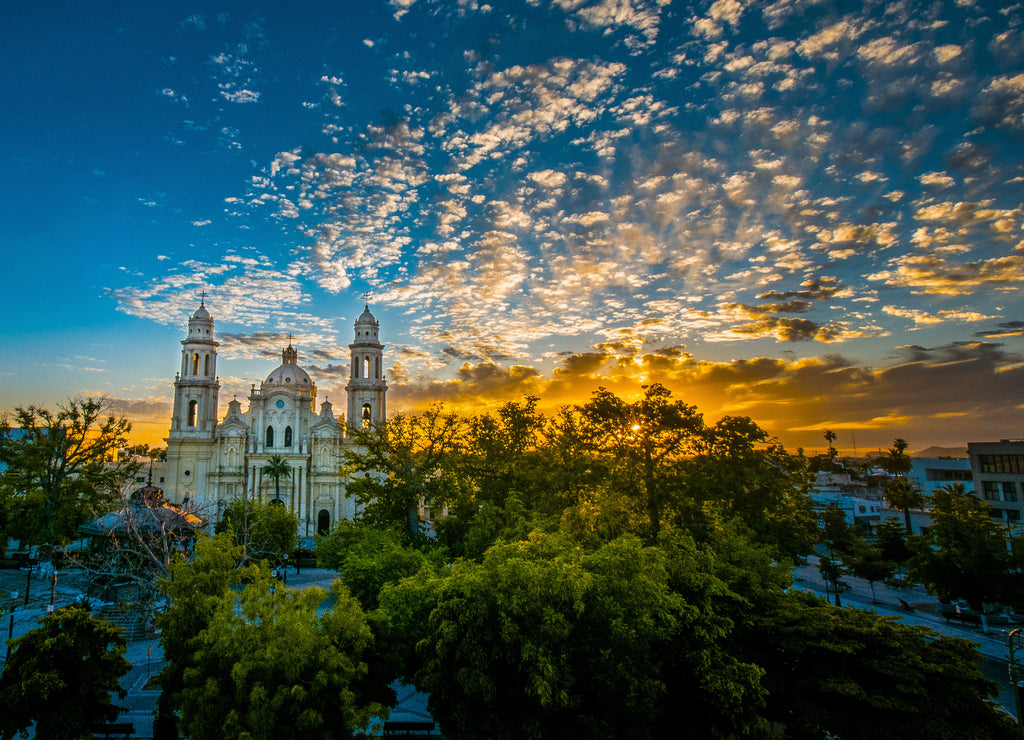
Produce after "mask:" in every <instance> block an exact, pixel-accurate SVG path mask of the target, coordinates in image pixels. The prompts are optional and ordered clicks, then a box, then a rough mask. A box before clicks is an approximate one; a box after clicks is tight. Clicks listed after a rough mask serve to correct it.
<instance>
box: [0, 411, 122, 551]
mask: <svg viewBox="0 0 1024 740" xmlns="http://www.w3.org/2000/svg"><path fill="white" fill-rule="evenodd" d="M103 414H104V404H103V403H102V402H101V401H97V400H94V399H91V398H85V399H72V400H70V401H67V402H65V403H63V404H60V405H58V406H57V410H56V411H50V410H49V409H45V408H43V407H40V406H18V407H17V408H15V411H14V416H13V418H8V417H7V416H5V417H4V418H3V419H2V420H0V462H2V463H4V464H6V465H7V469H6V470H5V471H4V473H3V484H4V485H5V486H6V487H7V488H8V490H9V491H10V492H12V493H13V495H14V496H15V497H16V498H18V500H19V505H20V508H21V509H22V511H21V515H20V516H19V519H20V520H21V521H22V524H23V529H22V530H21V531H20V532H19V533H18V534H20V536H21V537H22V538H24V539H28V540H30V541H31V542H33V543H36V544H43V543H51V544H58V543H64V542H69V541H71V540H73V539H75V538H76V537H77V535H78V526H79V525H80V524H81V523H82V522H84V521H86V520H87V519H89V518H91V517H95V516H98V515H99V514H101V513H103V511H102V510H103V509H104V508H105V502H104V496H105V494H109V493H110V491H111V490H112V489H113V487H114V483H115V481H116V479H117V477H118V475H119V474H120V473H121V468H122V466H124V465H131V464H132V463H130V462H121V463H117V462H114V461H115V459H116V453H117V450H118V449H120V448H121V447H124V446H126V445H127V441H128V440H127V435H128V433H129V432H130V431H131V424H130V423H129V422H128V420H127V419H125V418H124V417H119V418H115V417H114V416H107V417H106V418H104V416H103Z"/></svg>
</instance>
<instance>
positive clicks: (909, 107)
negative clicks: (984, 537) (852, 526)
mask: <svg viewBox="0 0 1024 740" xmlns="http://www.w3.org/2000/svg"><path fill="white" fill-rule="evenodd" d="M1022 21H1024V8H1022V6H1021V5H1019V4H1018V5H1012V6H1011V5H1006V6H1004V7H1000V6H998V5H996V4H992V3H980V2H979V3H974V2H969V1H964V0H960V1H959V2H938V3H923V2H922V3H916V2H867V3H838V2H813V1H810V0H808V1H806V2H805V1H801V0H777V1H776V2H764V3H743V2H739V1H738V0H717V1H716V2H713V3H690V2H679V1H676V2H670V1H669V0H523V1H522V2H511V3H498V2H495V3H483V2H472V1H470V0H459V1H454V0H453V1H450V2H433V1H431V0H392V2H384V1H382V0H380V1H379V0H366V1H365V2H337V1H335V2H295V3H289V4H282V3H268V4H265V5H263V6H261V5H258V4H254V3H230V2H226V3H192V4H188V3H170V2H160V3H140V4H125V3H120V2H118V3H113V2H112V3H102V2H88V3H72V2H51V3H47V2H38V3H32V4H27V3H25V4H17V5H16V6H14V7H12V8H9V9H7V10H6V11H5V17H4V22H5V26H6V30H7V33H6V34H5V37H6V38H5V43H4V45H3V47H2V48H0V68H2V69H3V70H4V73H3V75H2V76H0V94H2V99H3V100H4V101H5V106H4V107H5V111H6V114H5V116H4V119H3V122H2V124H0V126H2V131H3V136H0V147H2V149H0V154H2V161H3V163H4V164H3V166H4V170H5V173H6V177H4V178H3V184H2V185H0V188H2V189H3V190H2V196H3V197H2V199H0V203H2V206H0V208H2V211H0V213H2V216H3V222H4V227H5V228H4V236H3V244H4V250H3V255H4V261H5V267H6V269H5V270H4V273H3V277H2V278H0V279H2V280H3V281H4V286H3V287H4V291H5V295H6V297H7V299H8V304H9V305H11V306H13V307H14V313H13V320H10V319H9V323H8V324H7V327H8V328H7V331H6V332H5V337H6V342H7V351H6V352H5V353H4V355H3V357H2V358H0V378H2V383H0V408H7V409H10V408H12V407H13V406H14V405H16V404H19V403H46V404H53V403H55V402H57V401H59V400H61V399H63V398H67V397H68V396H71V395H76V394H90V395H102V396H104V397H107V398H109V399H110V401H111V404H112V405H113V406H114V408H116V409H118V410H121V411H123V412H124V413H126V414H127V415H128V416H129V417H130V418H132V419H134V420H136V422H137V427H138V429H139V432H140V434H142V435H144V436H146V437H147V438H148V439H151V440H154V441H155V439H156V438H157V437H158V436H160V435H161V434H162V433H163V432H164V431H165V430H166V428H167V424H168V419H169V416H170V405H169V404H170V398H171V383H172V381H173V376H174V372H175V371H176V369H177V367H178V364H179V357H178V353H179V344H178V340H180V339H181V337H182V336H183V333H184V327H185V322H186V320H187V317H188V315H189V314H190V312H191V311H193V310H194V309H195V308H196V306H197V305H198V299H199V296H200V294H201V293H202V292H204V291H205V293H206V295H207V301H206V303H207V306H208V308H209V309H210V311H211V313H212V314H213V316H214V318H215V320H216V322H217V327H216V328H217V332H218V335H219V340H220V341H221V348H220V360H219V364H218V372H219V375H220V377H221V384H222V390H221V400H222V402H223V403H225V404H226V402H227V401H228V400H230V399H231V398H232V397H233V396H235V395H237V396H238V397H239V398H240V399H244V397H245V396H246V395H247V393H248V388H249V386H250V384H251V383H254V382H255V383H258V382H259V381H260V380H261V379H262V378H264V377H265V376H266V375H267V374H268V373H269V372H270V371H271V370H272V369H273V368H274V367H275V366H276V365H277V364H278V357H279V352H280V349H281V348H282V347H283V346H284V345H285V344H287V341H288V340H287V337H288V335H289V334H290V335H293V337H294V338H293V343H294V344H295V346H296V347H297V349H298V350H299V353H300V363H301V364H303V365H304V366H305V367H306V368H307V369H308V370H309V372H310V374H311V375H312V376H313V378H314V380H315V381H316V382H317V384H318V386H319V388H320V394H321V400H323V398H324V397H325V396H326V397H333V398H334V401H335V402H336V403H337V402H339V401H341V399H342V394H343V391H342V389H343V387H344V383H345V378H346V376H347V372H348V368H347V359H348V350H347V344H348V343H349V341H350V340H351V331H352V323H353V322H354V320H355V318H356V317H357V316H358V314H359V313H360V312H361V310H362V299H361V298H360V296H361V295H362V294H363V293H369V294H370V295H371V298H370V304H371V308H372V309H373V311H374V312H375V314H376V315H377V317H378V318H379V319H380V320H381V324H382V332H381V333H382V340H383V341H384V342H385V343H386V344H387V345H388V348H387V355H386V357H387V365H388V368H389V370H388V376H389V383H390V386H391V392H390V395H389V401H390V404H389V405H390V406H391V408H392V409H410V410H412V409H416V408H419V407H421V406H422V405H423V404H425V403H429V402H431V401H435V400H440V401H445V402H448V403H452V404H459V405H463V406H465V407H466V408H469V409H477V410H479V409H487V408H494V406H495V404H497V403H501V402H503V401H505V400H512V399H517V398H521V397H522V396H523V395H526V394H532V395H538V396H540V397H541V398H542V399H543V401H544V403H545V404H546V406H547V407H548V408H553V407H555V406H557V405H558V404H562V403H571V402H578V401H583V400H585V399H586V398H587V397H588V396H589V394H590V393H591V392H592V391H593V390H594V389H596V388H597V387H599V386H604V387H607V388H609V389H611V390H613V391H616V392H619V393H622V394H624V395H630V394H635V393H637V392H638V391H639V389H640V386H641V385H643V384H644V383H650V382H661V383H663V384H665V385H666V386H668V387H669V388H671V389H672V390H673V391H674V392H675V393H676V394H677V395H678V397H680V398H683V399H685V400H687V401H688V402H691V403H696V404H697V405H698V406H699V407H700V408H701V409H702V410H703V411H704V412H705V415H706V416H707V418H708V420H709V421H714V420H716V419H717V418H719V417H720V416H722V415H725V414H743V415H749V416H751V417H753V418H754V419H755V420H756V421H758V422H759V423H760V424H762V426H764V427H765V428H767V429H769V430H770V431H771V432H772V433H773V434H776V435H778V436H779V437H780V439H782V441H783V442H784V443H786V444H787V445H789V446H791V447H795V446H797V445H802V446H806V447H808V448H817V447H822V446H824V442H823V440H822V438H821V430H822V429H823V428H826V427H827V428H830V429H833V430H835V431H836V432H837V433H838V434H839V440H838V443H837V444H838V446H839V447H841V448H844V449H851V448H852V447H853V445H854V444H856V445H857V446H858V447H859V449H860V450H861V451H864V450H870V449H874V448H876V447H878V446H884V445H887V444H888V443H889V442H890V441H891V439H892V438H893V437H896V436H902V437H905V438H907V439H908V440H909V441H910V442H911V444H912V447H913V448H917V449H921V448H923V447H926V446H928V445H931V444H942V445H959V444H963V443H966V442H967V441H968V440H986V439H998V438H1002V437H1021V436H1024V425H1022V423H1021V419H1022V414H1021V410H1022V403H1024V402H1022V399H1024V394H1022V393H1021V388H1022V387H1024V362H1022V355H1021V352H1022V341H1021V334H1022V331H1024V311H1022V300H1021V286H1022V281H1024V205H1022V202H1024V198H1022V195H1021V194H1022V192H1024V158H1022V154H1024V36H1022V32H1021V31H1022Z"/></svg>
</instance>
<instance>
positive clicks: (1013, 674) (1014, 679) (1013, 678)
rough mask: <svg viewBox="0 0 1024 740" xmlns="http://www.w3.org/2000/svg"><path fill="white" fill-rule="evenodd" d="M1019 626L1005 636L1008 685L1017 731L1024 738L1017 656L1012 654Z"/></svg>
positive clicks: (1014, 649)
mask: <svg viewBox="0 0 1024 740" xmlns="http://www.w3.org/2000/svg"><path fill="white" fill-rule="evenodd" d="M1021 629H1022V628H1021V627H1018V628H1017V629H1015V630H1010V634H1008V635H1007V636H1006V644H1007V647H1009V648H1010V685H1011V686H1012V687H1013V701H1014V705H1015V706H1016V708H1017V732H1018V733H1020V736H1021V737H1022V738H1024V723H1022V722H1021V716H1020V669H1019V668H1018V667H1017V658H1016V657H1015V656H1014V652H1015V651H1016V649H1017V645H1016V643H1017V640H1016V637H1017V635H1019V634H1020V631H1021Z"/></svg>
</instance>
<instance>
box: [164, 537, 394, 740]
mask: <svg viewBox="0 0 1024 740" xmlns="http://www.w3.org/2000/svg"><path fill="white" fill-rule="evenodd" d="M240 557H241V547H238V546H235V545H233V544H232V542H231V540H230V538H229V537H228V536H227V535H223V534H222V535H219V536H218V537H216V538H214V539H203V540H200V541H199V543H198V544H197V547H196V557H195V559H194V560H193V561H192V562H190V563H186V562H179V563H175V564H174V565H172V568H171V572H172V576H171V579H170V580H169V581H168V582H166V583H165V587H166V589H167V594H168V597H169V601H170V603H169V606H168V609H167V611H166V612H165V613H164V614H163V615H161V616H160V617H159V618H158V626H160V627H161V628H162V631H163V634H162V636H161V641H162V644H163V646H164V657H165V658H166V660H167V661H168V662H167V665H166V666H165V667H164V669H163V670H162V671H161V673H160V683H161V686H162V688H163V693H162V694H161V697H160V705H159V709H160V713H161V716H162V717H165V718H166V717H169V716H173V713H174V712H175V711H179V712H180V715H181V726H182V729H183V731H184V732H185V734H187V735H188V736H189V737H193V738H196V740H201V739H202V738H243V737H249V738H253V739H256V738H304V737H306V738H308V737H312V738H329V737H337V736H338V735H339V734H341V733H347V734H352V733H353V732H354V731H355V730H356V729H357V728H359V727H363V726H365V725H366V724H367V723H368V721H369V718H370V716H371V715H375V716H382V715H383V714H384V711H385V710H384V708H383V706H382V705H381V703H380V697H386V698H388V699H389V700H391V701H393V698H394V694H393V693H392V692H390V690H389V689H388V688H387V686H386V684H382V683H380V682H379V681H378V680H376V679H377V677H376V674H371V673H370V672H369V671H368V669H367V666H366V664H365V661H363V659H362V657H361V656H362V655H363V654H364V653H366V652H367V651H368V648H369V646H370V643H371V641H372V636H371V634H370V631H369V628H368V627H367V625H366V621H365V617H364V616H363V614H362V611H361V610H360V609H359V606H358V604H357V603H356V602H355V600H354V599H353V598H352V597H351V596H349V595H348V593H347V592H346V591H345V589H344V587H343V586H341V584H340V583H339V584H336V587H335V588H334V590H333V600H334V602H335V606H334V608H333V609H331V610H329V611H327V612H324V613H322V614H318V608H319V607H320V606H321V604H322V602H323V601H324V598H325V597H326V595H327V594H326V593H325V592H324V591H323V590H322V589H307V590H306V591H302V592H298V591H291V590H289V589H287V588H282V587H280V586H279V584H277V583H276V581H274V579H272V578H271V576H270V574H269V572H268V571H267V569H265V568H262V569H261V568H258V567H256V566H245V567H242V568H239V567H237V563H238V561H239V559H240ZM243 583H245V584H247V585H245V587H244V588H243V587H242V584H243Z"/></svg>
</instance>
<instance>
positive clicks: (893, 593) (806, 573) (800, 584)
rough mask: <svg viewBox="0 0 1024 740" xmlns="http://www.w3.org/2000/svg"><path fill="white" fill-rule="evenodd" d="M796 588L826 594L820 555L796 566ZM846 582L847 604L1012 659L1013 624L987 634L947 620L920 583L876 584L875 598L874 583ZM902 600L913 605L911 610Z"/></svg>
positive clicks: (844, 595) (848, 578)
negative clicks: (1010, 636)
mask: <svg viewBox="0 0 1024 740" xmlns="http://www.w3.org/2000/svg"><path fill="white" fill-rule="evenodd" d="M793 577H794V583H793V587H794V588H798V589H801V590H804V591H813V592H814V593H816V594H818V595H820V596H825V582H824V580H823V579H822V577H821V572H820V571H819V570H818V558H816V557H809V558H808V559H807V565H803V566H800V567H797V568H794V569H793ZM842 580H843V582H844V583H846V584H848V585H849V586H850V590H849V591H844V592H843V593H841V594H840V595H839V599H840V603H841V604H842V605H843V606H854V607H857V608H858V609H866V610H868V611H873V612H875V613H876V614H882V615H885V616H892V617H898V618H899V619H901V620H902V621H903V622H905V623H907V624H917V625H922V626H924V627H929V628H931V629H933V630H935V631H936V632H938V633H939V634H941V635H947V636H949V637H962V638H964V639H965V640H970V641H971V642H973V643H974V644H976V645H977V646H978V649H979V650H980V651H981V654H982V655H984V656H985V657H987V658H993V659H995V660H1001V661H1009V649H1008V647H1007V643H1006V639H1007V635H1008V633H1009V631H1010V630H1011V629H1013V627H1009V626H1006V625H990V626H989V634H984V633H983V632H982V631H981V628H980V627H975V626H972V625H969V624H968V625H960V624H958V623H955V622H947V621H946V620H945V619H944V618H943V617H942V616H941V615H940V614H939V612H938V604H939V602H938V599H936V598H935V597H934V596H931V595H929V594H928V592H927V591H925V590H924V589H923V588H922V587H920V586H911V587H908V588H892V587H889V586H886V585H885V584H883V583H876V584H875V592H874V595H875V598H874V599H873V598H872V592H871V585H870V584H869V583H868V582H867V581H865V580H863V579H862V578H855V577H854V576H850V575H844V576H843V578H842ZM828 598H829V600H830V601H831V602H832V603H835V595H834V594H829V595H828ZM900 599H902V600H903V601H905V602H907V603H908V604H910V605H911V607H913V611H907V610H906V609H905V608H903V605H902V604H901V603H900Z"/></svg>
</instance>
